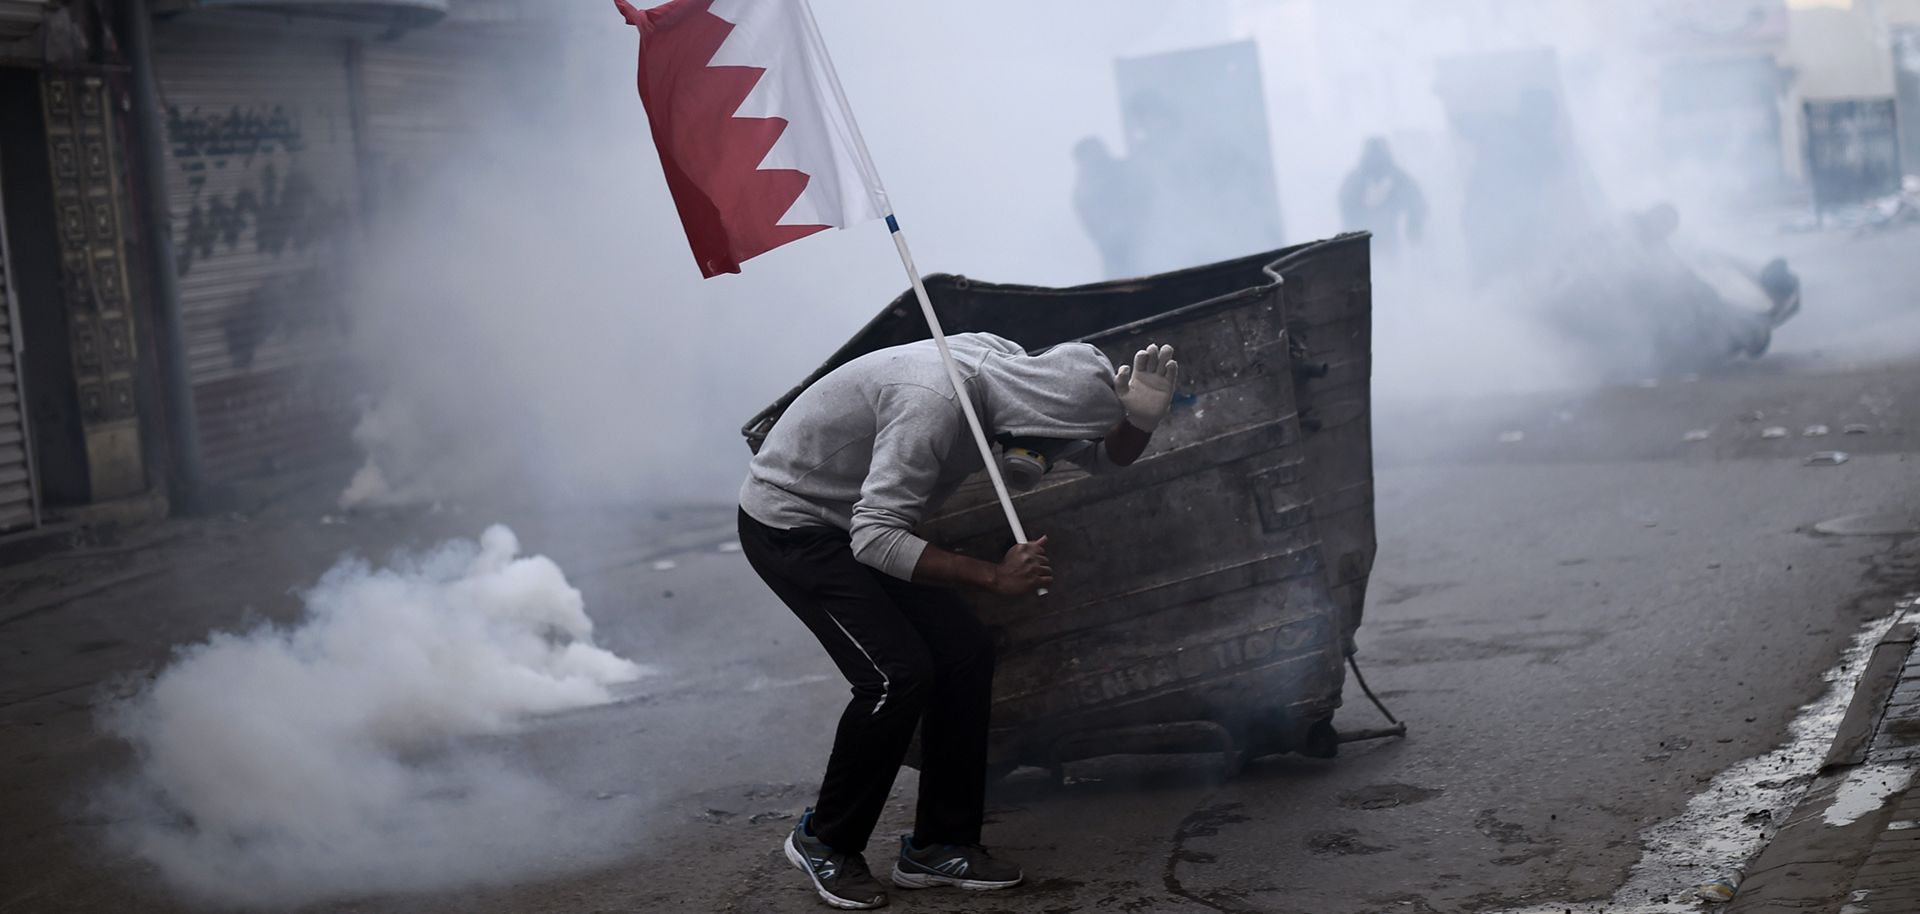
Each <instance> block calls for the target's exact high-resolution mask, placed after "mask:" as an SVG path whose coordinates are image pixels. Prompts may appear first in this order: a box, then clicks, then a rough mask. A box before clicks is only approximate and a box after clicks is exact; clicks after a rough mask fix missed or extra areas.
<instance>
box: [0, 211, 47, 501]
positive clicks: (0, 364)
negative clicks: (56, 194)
mask: <svg viewBox="0 0 1920 914" xmlns="http://www.w3.org/2000/svg"><path fill="white" fill-rule="evenodd" d="M4 212H6V201H5V200H0V213H4ZM9 256H10V255H9V254H8V248H7V229H6V226H5V224H4V220H0V533H4V532H6V531H9V530H18V529H21V528H23V527H31V526H33V525H34V524H36V523H38V522H39V498H38V495H37V493H36V492H35V491H34V478H33V456H32V455H33V448H32V447H31V446H30V443H29V442H28V440H27V419H26V403H27V398H26V396H25V391H24V390H23V388H22V382H21V375H22V374H23V373H24V372H25V369H24V368H23V367H22V365H21V361H20V345H21V342H20V309H19V306H18V304H17V303H16V302H15V300H14V297H13V282H12V275H11V270H9V269H8V268H9V267H10V266H11V263H10V262H9V260H8V257H9Z"/></svg>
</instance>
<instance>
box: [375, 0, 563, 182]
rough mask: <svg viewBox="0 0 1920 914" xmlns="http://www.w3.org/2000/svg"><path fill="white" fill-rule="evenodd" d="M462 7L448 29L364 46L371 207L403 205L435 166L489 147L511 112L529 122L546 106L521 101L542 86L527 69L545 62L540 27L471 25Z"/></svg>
mask: <svg viewBox="0 0 1920 914" xmlns="http://www.w3.org/2000/svg"><path fill="white" fill-rule="evenodd" d="M458 10H459V8H456V14H455V15H454V16H453V17H450V18H449V20H448V21H447V22H445V23H442V24H440V25H436V26H432V27H430V28H424V29H419V30H417V31H413V32H408V33H406V34H403V35H400V36H398V37H395V38H392V39H387V40H381V41H370V42H367V43H366V44H365V45H364V46H363V47H362V49H361V52H360V59H359V66H358V68H357V70H358V78H359V79H360V81H361V87H360V88H361V98H362V99H363V101H362V109H361V110H362V112H363V118H362V121H361V126H362V135H361V144H362V151H363V153H364V158H363V159H362V163H363V167H365V169H366V171H367V175H366V181H367V187H368V196H367V200H368V201H369V206H378V207H380V208H381V209H391V208H394V207H398V206H400V205H402V203H403V202H404V201H405V200H407V199H408V197H409V191H410V190H412V189H415V188H417V187H418V186H419V184H420V182H421V180H422V179H423V178H426V177H428V175H429V171H430V170H431V169H434V168H436V167H442V166H444V164H445V163H448V162H450V161H453V162H458V161H460V160H461V159H462V158H463V157H465V156H468V155H470V154H472V153H473V152H474V151H475V149H476V148H479V147H482V146H483V144H484V142H485V141H484V139H483V132H484V130H485V128H486V127H487V125H489V124H495V125H498V124H499V123H500V122H501V121H502V119H503V118H504V117H506V116H508V114H509V113H513V114H517V115H518V116H519V118H520V121H519V122H520V123H522V124H524V123H525V122H526V120H527V118H526V114H527V112H528V110H530V109H528V108H527V107H525V106H526V105H527V104H538V103H537V102H533V101H530V100H527V99H522V98H520V97H519V96H520V94H522V93H525V92H527V91H528V87H529V86H532V85H536V84H539V83H540V82H541V79H539V78H536V76H535V75H534V74H531V73H526V72H525V71H526V70H527V68H530V67H534V66H537V65H539V62H537V61H536V60H535V58H534V54H533V53H532V49H533V48H535V47H537V46H538V45H537V44H536V43H535V42H534V41H533V40H532V38H533V35H532V34H531V32H532V29H531V27H530V26H529V25H528V24H527V23H523V22H518V21H512V20H506V19H504V18H503V19H502V20H501V21H486V22H471V21H463V20H462V18H461V15H460V13H459V12H458ZM553 64H554V62H553V61H552V60H551V59H547V60H545V61H544V65H545V66H548V67H551V66H553ZM523 74H524V75H523ZM547 78H550V76H549V77H547Z"/></svg>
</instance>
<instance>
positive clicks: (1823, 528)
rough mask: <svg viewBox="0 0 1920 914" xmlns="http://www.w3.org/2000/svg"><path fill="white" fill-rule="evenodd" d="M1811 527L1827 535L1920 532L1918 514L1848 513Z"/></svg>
mask: <svg viewBox="0 0 1920 914" xmlns="http://www.w3.org/2000/svg"><path fill="white" fill-rule="evenodd" d="M1813 529H1814V532H1816V533H1824V534H1827V535H1828V536H1913V535H1915V534H1920V514H1908V513H1902V512H1897V511H1896V512H1889V513H1881V514H1849V515H1847V516H1845V517H1836V518H1834V519H1832V520H1823V521H1821V522H1819V523H1817V524H1814V525H1813Z"/></svg>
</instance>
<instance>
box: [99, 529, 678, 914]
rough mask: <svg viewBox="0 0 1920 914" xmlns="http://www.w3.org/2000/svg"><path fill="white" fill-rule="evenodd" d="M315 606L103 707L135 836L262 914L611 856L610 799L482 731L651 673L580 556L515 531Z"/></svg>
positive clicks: (183, 653) (340, 573) (464, 544)
mask: <svg viewBox="0 0 1920 914" xmlns="http://www.w3.org/2000/svg"><path fill="white" fill-rule="evenodd" d="M303 599H304V602H305V607H306V611H305V614H304V617H303V618H302V619H301V620H300V622H299V623H298V624H297V625H294V626H292V627H279V626H262V627H259V628H256V629H254V630H251V631H246V632H240V633H218V634H215V635H213V636H211V637H209V638H208V639H207V640H206V641H205V642H202V643H200V644H196V645H193V646H190V647H187V648H183V649H181V650H180V651H179V652H178V654H177V656H176V657H175V659H174V660H173V662H172V663H171V664H170V665H168V666H167V667H166V668H165V669H164V670H162V671H161V672H160V674H159V675H158V676H157V677H156V678H154V680H153V681H152V682H151V683H149V684H147V685H146V686H145V687H144V688H142V689H141V690H140V691H139V692H137V693H136V694H134V695H133V696H132V697H130V698H126V699H124V700H121V701H118V702H115V703H113V704H111V705H110V706H108V707H107V708H106V709H105V710H104V711H103V713H102V715H101V723H102V726H103V729H105V730H106V732H107V733H109V734H111V735H112V736H115V737H118V738H119V739H122V740H124V741H126V742H127V743H128V744H129V745H130V746H131V747H132V748H133V750H134V753H135V757H136V759H137V768H136V770H135V771H134V772H133V773H132V774H131V775H130V776H129V777H128V778H126V779H124V780H123V781H121V782H119V783H117V784H115V785H114V786H112V787H111V788H109V789H108V790H106V791H105V792H104V793H103V794H102V796H101V797H100V798H99V805H100V807H101V811H102V812H103V813H104V814H105V815H106V816H107V817H108V818H109V819H110V820H111V821H112V822H113V823H114V824H113V826H112V829H111V840H112V842H113V843H114V844H115V845H117V846H118V847H120V848H121V849H123V850H125V851H127V852H130V853H132V854H133V855H135V856H137V857H139V858H141V859H144V860H146V861H148V862H150V863H152V864H154V865H155V866H157V867H158V868H159V870H160V872H161V873H162V875H163V876H165V877H166V879H167V880H168V882H170V883H171V884H172V885H174V886H175V887H177V888H178V889H180V890H181V891H183V892H184V893H185V894H187V895H189V896H192V897H195V898H197V899H200V900H203V901H207V902H212V903H216V904H226V905H248V906H258V905H269V904H273V905H281V904H301V903H306V902H311V901H315V900H319V899H322V898H326V897H331V896H337V895H340V894H349V893H350V894H366V893H375V892H386V891H402V890H428V889H433V888H440V887H446V886H451V885H458V884H469V883H485V882H497V881H503V880H509V879H513V878H516V877H523V876H525V875H527V874H528V873H529V871H534V870H540V869H546V868H549V867H552V866H555V865H557V864H558V863H559V862H560V861H563V860H564V861H571V862H574V863H579V862H582V861H588V860H591V859H592V857H593V854H594V851H595V850H596V849H597V848H596V845H599V844H602V843H603V842H604V841H605V839H606V838H607V837H608V835H610V834H612V833H613V832H612V829H613V828H614V827H615V823H613V822H611V821H608V817H609V815H612V814H610V813H608V812H604V811H600V810H604V809H605V808H606V807H605V805H604V804H600V805H598V806H594V807H589V805H588V804H587V803H585V802H583V801H582V799H580V798H574V797H571V796H568V795H566V794H565V793H564V792H562V791H561V790H559V789H557V788H556V787H554V786H552V785H550V784H549V783H547V782H545V781H543V780H542V779H541V778H540V777H538V776H537V775H535V774H533V773H531V772H528V771H525V770H522V769H520V768H518V767H516V766H515V765H513V764H511V763H510V762H508V761H507V760H505V759H503V758H500V757H498V756H497V755H494V754H489V753H486V752H483V751H481V750H479V749H476V748H475V747H474V746H473V745H472V744H471V742H468V743H465V744H463V742H462V741H463V740H470V739H471V738H473V737H477V736H483V735H494V734H504V733H509V732H512V731H513V730H515V729H516V728H517V727H518V726H519V725H520V724H521V723H522V722H523V721H525V720H526V719H527V718H528V717H529V716H531V715H538V714H545V713H552V712H557V711H563V710H568V709H576V708H583V707H588V706H592V705H596V704H601V703H604V702H606V701H608V700H609V698H610V693H609V687H610V686H612V685H615V684H618V683H622V682H628V681H631V680H634V679H637V678H640V677H642V676H644V675H647V674H648V673H649V672H650V670H648V668H646V667H643V666H640V665H638V664H635V663H633V662H630V661H628V660H625V659H622V658H620V657H618V656H616V655H614V654H613V653H611V652H609V651H607V650H605V649H603V648H600V647H597V646H595V644H594V643H593V621H592V620H591V619H590V618H588V616H587V613H586V609H585V605H584V602H583V600H582V598H581V595H580V592H579V591H578V590H575V589H574V588H573V587H572V586H570V585H569V584H568V583H567V580H566V576H565V575H564V574H563V573H562V572H561V570H560V568H559V566H557V565H555V564H554V563H553V562H552V561H550V560H548V559H546V558H544V557H540V556H532V557H523V556H520V555H519V542H518V540H516V539H515V537H514V535H513V533H512V531H510V530H508V529H507V528H506V527H502V526H494V527H491V528H489V529H488V530H487V531H486V532H485V533H484V534H483V535H482V536H481V537H480V540H479V541H478V542H477V543H476V542H472V541H455V542H453V543H449V544H447V545H444V546H442V547H440V548H439V549H437V550H434V551H432V552H430V553H428V554H425V555H421V556H417V557H411V558H397V559H396V560H395V561H394V562H393V563H392V564H391V566H390V567H385V568H377V567H373V566H371V565H369V564H367V563H365V562H362V561H356V560H345V561H342V562H341V563H340V564H339V565H337V566H336V567H335V568H333V570H331V571H329V572H328V573H327V574H326V575H325V576H324V577H322V578H321V580H320V582H319V583H318V584H317V585H315V586H314V587H313V588H312V589H311V590H309V591H307V592H306V593H305V594H304V595H303Z"/></svg>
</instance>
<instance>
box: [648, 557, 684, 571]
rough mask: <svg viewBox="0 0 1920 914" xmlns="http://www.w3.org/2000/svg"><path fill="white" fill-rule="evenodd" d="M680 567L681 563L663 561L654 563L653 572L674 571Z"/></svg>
mask: <svg viewBox="0 0 1920 914" xmlns="http://www.w3.org/2000/svg"><path fill="white" fill-rule="evenodd" d="M678 567H680V563H679V562H676V561H674V560H672V559H661V560H660V561H657V562H654V563H653V570H655V571H672V570H674V569H675V568H678Z"/></svg>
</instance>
